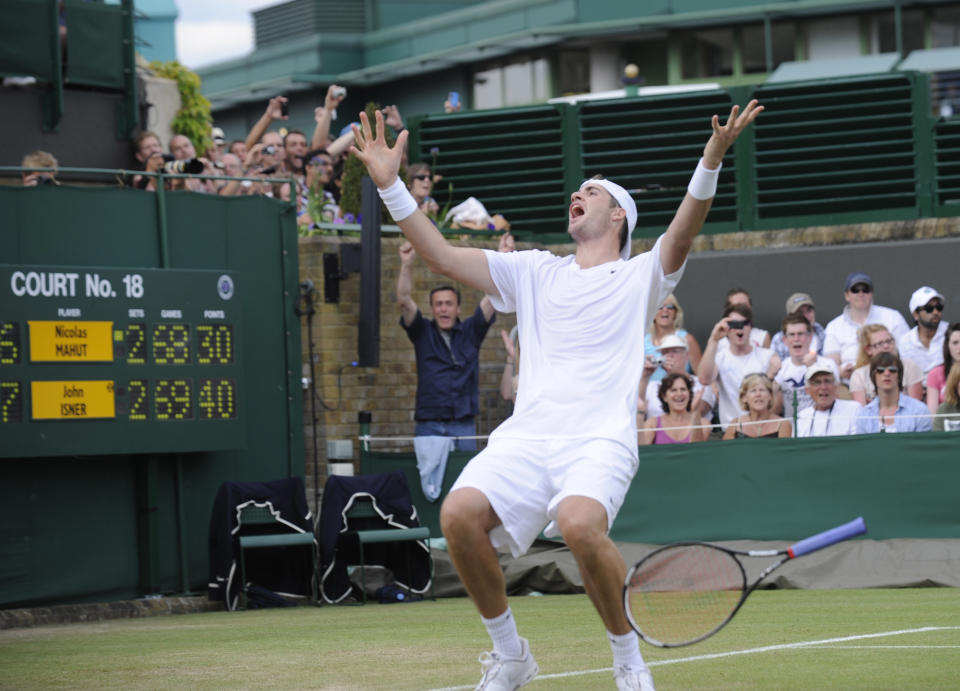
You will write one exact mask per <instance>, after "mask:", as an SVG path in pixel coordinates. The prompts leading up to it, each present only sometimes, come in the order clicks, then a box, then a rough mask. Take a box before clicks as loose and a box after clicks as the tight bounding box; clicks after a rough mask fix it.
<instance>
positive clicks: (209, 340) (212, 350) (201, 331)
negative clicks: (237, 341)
mask: <svg viewBox="0 0 960 691" xmlns="http://www.w3.org/2000/svg"><path fill="white" fill-rule="evenodd" d="M232 362H233V325H232V324H200V325H199V326H197V363H198V364H201V365H211V364H213V365H229V364H231V363H232Z"/></svg>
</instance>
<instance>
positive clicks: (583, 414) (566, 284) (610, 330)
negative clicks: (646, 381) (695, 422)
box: [486, 237, 686, 455]
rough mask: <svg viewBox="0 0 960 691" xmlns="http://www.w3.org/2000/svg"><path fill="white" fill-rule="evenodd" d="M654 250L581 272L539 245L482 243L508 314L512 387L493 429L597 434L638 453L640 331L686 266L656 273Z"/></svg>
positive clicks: (496, 300) (503, 433) (516, 433)
mask: <svg viewBox="0 0 960 691" xmlns="http://www.w3.org/2000/svg"><path fill="white" fill-rule="evenodd" d="M661 240H662V237H661V238H660V239H658V240H657V242H656V244H655V245H654V247H653V249H652V250H650V251H649V252H645V253H643V254H638V255H636V256H634V257H632V258H631V259H630V260H629V261H623V260H622V259H618V260H617V261H614V262H608V263H606V264H601V265H600V266H594V267H591V268H589V269H581V268H580V267H579V266H578V265H577V263H576V261H574V256H573V255H569V256H566V257H558V256H556V255H554V254H552V253H550V252H546V251H542V250H527V251H522V252H509V253H503V252H494V251H492V250H486V254H487V262H488V263H489V266H490V275H491V277H492V278H493V282H494V284H495V285H496V286H497V290H498V291H500V296H499V297H496V296H493V295H491V296H489V297H490V300H491V301H492V303H493V306H494V307H495V308H496V309H497V310H498V311H500V312H516V313H517V326H518V331H519V334H520V352H521V353H523V360H522V362H521V365H520V384H519V388H518V391H517V401H516V405H515V407H514V413H513V415H511V416H510V417H509V418H507V419H506V420H505V421H504V422H503V423H502V424H501V425H500V426H499V427H497V429H496V430H494V432H493V434H491V437H492V438H495V437H516V438H523V439H551V438H567V439H576V438H600V439H611V440H614V441H618V442H620V443H622V444H623V445H624V446H625V447H626V448H627V449H630V450H631V451H632V453H633V454H634V455H636V453H637V427H636V425H637V423H636V415H637V388H638V386H639V384H640V375H641V374H642V370H643V360H644V355H643V353H644V350H643V336H644V329H645V327H646V325H647V324H650V322H651V321H652V318H651V317H650V315H651V314H653V313H654V311H655V310H656V308H657V307H658V306H659V305H660V304H661V303H662V302H663V301H664V300H665V299H666V297H667V295H669V294H670V293H671V292H672V291H673V289H674V287H675V286H676V285H677V283H678V282H679V281H680V277H681V276H682V275H683V270H684V268H685V266H686V264H684V266H682V267H680V269H679V270H678V271H676V272H674V273H672V274H670V275H664V273H663V267H662V265H661V263H660V242H661Z"/></svg>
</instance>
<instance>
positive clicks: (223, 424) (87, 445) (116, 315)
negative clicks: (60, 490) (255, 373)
mask: <svg viewBox="0 0 960 691" xmlns="http://www.w3.org/2000/svg"><path fill="white" fill-rule="evenodd" d="M237 290H238V281H237V279H236V277H235V276H234V275H233V274H231V273H229V272H221V271H207V270H196V271H193V270H170V269H143V268H129V269H117V268H90V267H63V266H13V265H0V457H22V456H46V455H50V456H55V455H56V456H59V455H74V454H75V455H86V454H105V453H162V452H186V451H212V450H221V449H223V450H225V449H242V448H245V432H244V427H243V422H244V421H243V419H242V417H243V416H242V415H241V409H242V405H243V403H244V398H243V388H244V387H243V378H242V376H241V375H242V372H243V369H242V358H243V347H242V343H241V340H242V339H241V335H242V315H241V310H240V302H239V301H238V300H237V299H236V293H237Z"/></svg>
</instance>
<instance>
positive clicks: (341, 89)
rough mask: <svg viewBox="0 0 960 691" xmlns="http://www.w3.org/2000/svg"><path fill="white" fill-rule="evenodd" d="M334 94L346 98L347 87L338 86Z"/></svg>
mask: <svg viewBox="0 0 960 691" xmlns="http://www.w3.org/2000/svg"><path fill="white" fill-rule="evenodd" d="M333 95H334V96H335V97H336V98H346V97H347V89H346V88H345V87H342V86H338V87H337V88H336V89H334V90H333Z"/></svg>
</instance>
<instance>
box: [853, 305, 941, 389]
mask: <svg viewBox="0 0 960 691" xmlns="http://www.w3.org/2000/svg"><path fill="white" fill-rule="evenodd" d="M858 338H859V342H860V350H859V353H858V355H857V369H855V370H854V371H853V374H852V375H850V395H851V396H852V397H853V400H855V401H856V402H857V403H859V404H860V405H866V404H867V403H869V402H870V401H872V400H873V397H874V396H876V395H877V392H876V389H875V388H874V386H873V382H872V381H871V378H870V358H872V357H873V356H874V355H876V354H877V353H893V354H894V355H897V356H899V355H900V353H899V352H898V351H897V344H896V343H894V342H893V336H892V335H891V334H890V332H889V331H888V330H887V327H885V326H883V325H882V324H867V325H866V326H865V327H863V328H862V329H860V333H859V336H858ZM900 360H901V361H902V362H903V377H902V382H901V383H902V386H903V391H904V393H906V394H907V395H908V396H910V397H911V398H915V399H917V400H918V401H922V400H923V370H922V369H920V366H919V365H918V364H917V363H915V362H914V361H913V360H910V359H909V358H905V357H900Z"/></svg>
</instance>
